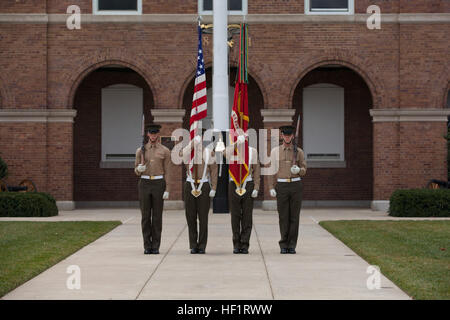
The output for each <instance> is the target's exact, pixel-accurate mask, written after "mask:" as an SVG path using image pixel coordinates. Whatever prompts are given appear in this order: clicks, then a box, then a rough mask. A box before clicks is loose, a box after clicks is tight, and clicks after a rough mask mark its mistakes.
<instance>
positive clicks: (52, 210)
mask: <svg viewBox="0 0 450 320" xmlns="http://www.w3.org/2000/svg"><path fill="white" fill-rule="evenodd" d="M56 215H58V208H57V207H56V201H55V199H54V198H53V197H52V196H51V195H49V194H48V193H43V192H0V217H50V216H56Z"/></svg>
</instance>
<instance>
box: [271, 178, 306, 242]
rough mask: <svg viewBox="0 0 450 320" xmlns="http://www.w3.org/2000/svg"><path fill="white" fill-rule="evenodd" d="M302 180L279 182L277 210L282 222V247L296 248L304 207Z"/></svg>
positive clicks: (276, 189)
mask: <svg viewBox="0 0 450 320" xmlns="http://www.w3.org/2000/svg"><path fill="white" fill-rule="evenodd" d="M302 188H303V185H302V181H301V180H300V181H295V182H278V183H277V184H276V186H275V191H276V192H277V210H278V216H279V223H280V233H281V240H280V241H279V244H280V248H294V249H295V247H296V246H297V238H298V228H299V223H300V209H301V207H302Z"/></svg>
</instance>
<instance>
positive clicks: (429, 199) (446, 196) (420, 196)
mask: <svg viewBox="0 0 450 320" xmlns="http://www.w3.org/2000/svg"><path fill="white" fill-rule="evenodd" d="M389 215H390V216H394V217H450V189H435V190H432V189H409V190H396V191H394V192H393V193H392V196H391V199H390V205H389Z"/></svg>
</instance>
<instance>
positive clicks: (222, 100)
mask: <svg viewBox="0 0 450 320" xmlns="http://www.w3.org/2000/svg"><path fill="white" fill-rule="evenodd" d="M213 19H214V20H213V21H214V29H213V54H214V56H213V128H214V132H215V133H217V134H218V135H219V136H220V137H222V135H223V134H225V132H226V131H227V130H228V125H229V123H230V112H229V108H230V106H229V99H228V88H229V81H228V4H227V1H224V0H213ZM224 141H225V139H224ZM218 145H220V146H221V149H222V151H224V150H223V149H225V148H224V145H223V142H222V141H221V140H219V143H218ZM217 151H219V149H217ZM218 153H219V155H221V156H222V163H223V153H222V152H218ZM221 165H222V164H221ZM224 165H225V166H226V164H224ZM226 168H227V167H226ZM226 171H227V172H228V170H226ZM216 191H217V193H216V197H215V198H214V202H213V212H214V213H228V174H224V175H222V176H221V177H219V179H218V184H217V190H216Z"/></svg>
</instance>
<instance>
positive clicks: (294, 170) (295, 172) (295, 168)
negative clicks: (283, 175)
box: [291, 165, 300, 174]
mask: <svg viewBox="0 0 450 320" xmlns="http://www.w3.org/2000/svg"><path fill="white" fill-rule="evenodd" d="M299 172H300V168H299V166H297V165H293V166H292V167H291V173H292V174H298V173H299Z"/></svg>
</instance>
